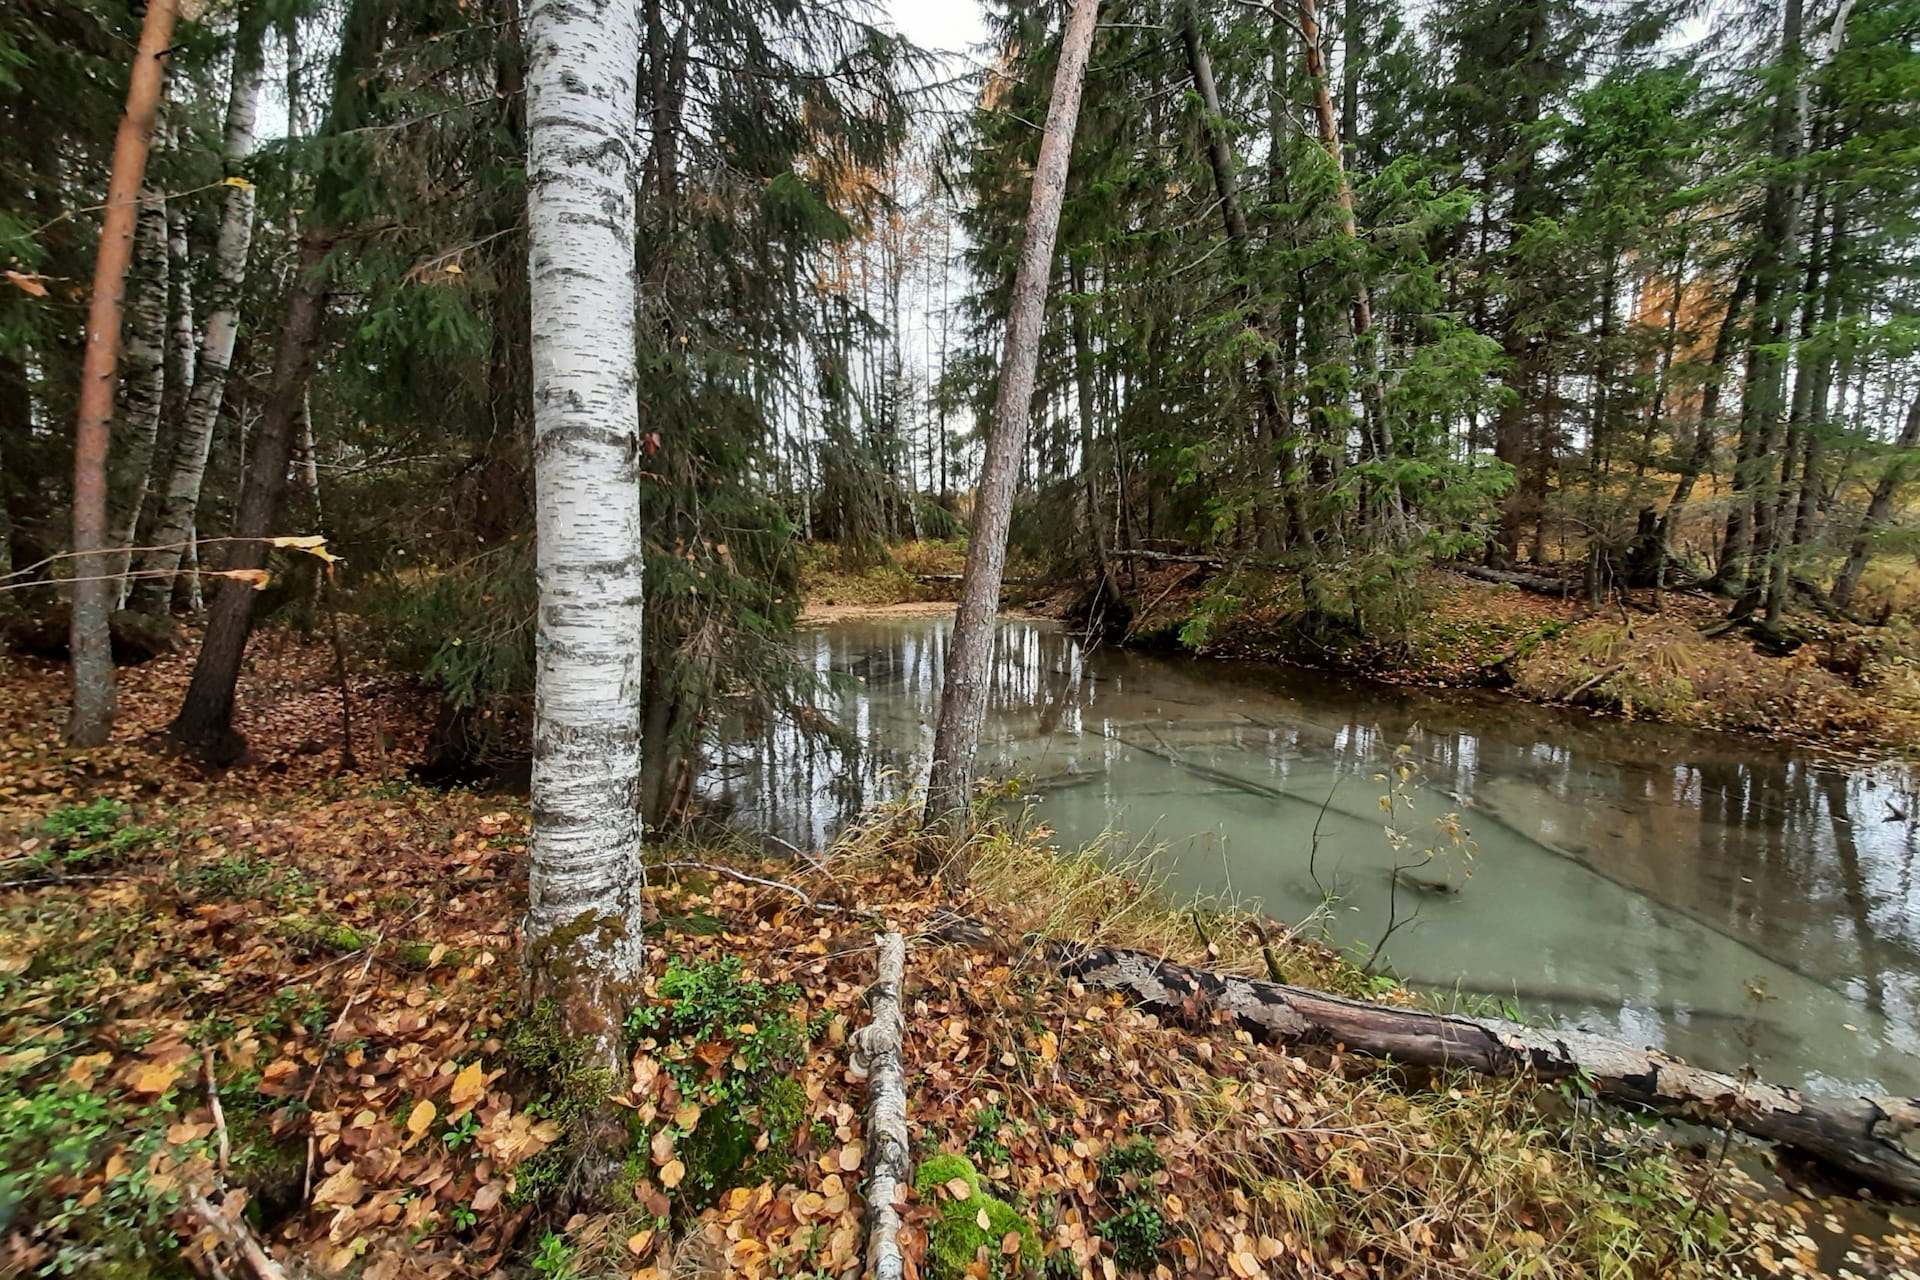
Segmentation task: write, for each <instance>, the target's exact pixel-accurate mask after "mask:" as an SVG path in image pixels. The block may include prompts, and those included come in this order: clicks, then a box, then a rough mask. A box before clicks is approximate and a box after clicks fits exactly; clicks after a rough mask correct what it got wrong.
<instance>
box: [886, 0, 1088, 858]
mask: <svg viewBox="0 0 1920 1280" xmlns="http://www.w3.org/2000/svg"><path fill="white" fill-rule="evenodd" d="M1098 9H1099V0H1074V4H1073V10H1072V12H1071V14H1069V16H1068V18H1067V28H1066V31H1065V32H1064V34H1063V35H1062V37H1061V41H1060V64H1059V68H1058V70H1056V71H1055V72H1054V77H1053V100H1052V102H1051V104H1050V105H1049V106H1048V108H1047V127H1046V132H1045V134H1044V135H1043V136H1042V138H1041V141H1040V160H1039V163H1038V164H1037V165H1035V166H1034V171H1033V197H1032V203H1031V207H1030V208H1029V210H1028V212H1027V228H1026V239H1025V241H1024V243H1023V244H1022V245H1021V247H1020V262H1019V266H1018V267H1017V268H1016V269H1015V271H1014V277H1013V301H1012V305H1011V306H1010V308H1009V309H1008V313H1007V338H1006V347H1005V351H1004V354H1003V355H1002V357H1001V361H1000V388H999V394H998V396H997V398H996V400H995V402H994V410H993V429H992V433H991V434H990V435H989V436H988V437H987V448H986V456H985V458H984V459H983V460H982V462H981V467H980V484H979V488H978V490H977V494H976V497H975V499H974V519H973V530H972V534H971V536H970V537H969V538H968V540H967V562H966V572H965V576H964V578H963V580H962V582H961V585H960V607H959V609H958V610H957V611H956V612H955V615H954V624H953V639H952V641H951V642H950V644H949V645H948V647H947V670H946V680H945V683H944V684H943V685H942V686H941V690H940V718H939V721H938V723H937V724H936V726H935V729H934V735H933V766H932V772H931V773H930V775H929V777H928V780H927V808H926V821H927V825H928V826H949V825H954V826H957V825H960V823H961V822H962V821H963V820H964V818H965V815H966V812H967V808H968V802H969V799H970V797H969V795H968V792H969V790H970V788H971V781H972V774H973V757H974V753H975V752H976V751H977V750H978V749H979V745H980V727H981V721H982V720H983V719H984V718H985V716H986V711H987V685H988V681H989V676H990V668H991V666H992V662H993V637H994V629H995V628H994V614H995V612H996V611H997V609H998V608H999V603H1000V578H1001V575H1002V574H1003V573H1004V572H1005V569H1006V562H1007V526H1008V524H1009V523H1010V522H1011V520H1012V517H1013V491H1014V483H1015V481H1016V480H1017V479H1018V478H1019V471H1020V459H1021V457H1022V455H1023V454H1025V452H1026V447H1027V419H1028V416H1029V414H1030V412H1031V407H1032V400H1033V379H1034V370H1035V367H1036V365H1037V364H1038V363H1039V359H1040V335H1041V332H1042V330H1043V329H1044V328H1045V326H1046V313H1047V282H1048V280H1049V279H1050V277H1051V276H1052V274H1053V242H1054V237H1055V235H1056V234H1057V233H1058V231H1059V227H1060V203H1061V199H1062V197H1063V196H1064V195H1065V194H1066V187H1067V161H1068V159H1069V157H1070V156H1071V154H1072V152H1073V135H1074V127H1075V125H1076V123H1077V121H1078V119H1079V115H1080V86H1081V81H1082V80H1084V79H1085V77H1086V71H1087V58H1088V55H1089V54H1090V53H1091V52H1092V49H1093V28H1094V17H1095V13H1096V11H1097V10H1098ZM930 864H931V865H930ZM921 869H922V870H923V871H924V870H932V869H938V861H937V858H935V857H934V855H933V854H932V851H931V850H930V849H923V851H922V854H921ZM947 870H948V871H949V872H950V873H952V874H954V875H955V876H956V877H957V878H964V876H965V868H964V867H960V866H955V867H949V868H947Z"/></svg>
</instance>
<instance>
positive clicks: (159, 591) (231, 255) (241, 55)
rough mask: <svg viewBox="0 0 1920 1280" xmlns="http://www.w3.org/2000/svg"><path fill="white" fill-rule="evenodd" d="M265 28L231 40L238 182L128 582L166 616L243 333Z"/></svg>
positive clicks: (229, 139) (229, 153) (254, 25)
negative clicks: (157, 490)
mask: <svg viewBox="0 0 1920 1280" xmlns="http://www.w3.org/2000/svg"><path fill="white" fill-rule="evenodd" d="M263 33H264V23H263V22H262V21H261V20H260V19H259V18H258V17H243V18H242V19H241V24H240V31H239V34H238V35H237V37H236V39H235V44H234V51H233V83H232V85H231V86H230V88H229V91H228V94H227V125H226V141H225V144H224V151H223V156H222V159H223V163H224V165H225V168H226V171H227V175H228V176H229V177H232V178H240V182H241V185H237V186H230V187H228V188H227V189H226V204H225V208H224V209H223V210H222V213H221V218H220V234H219V238H218V239H217V240H216V242H215V245H214V257H213V279H212V281H211V285H210V289H209V304H210V308H211V309H210V310H209V312H208V314H207V324H206V329H205V330H204V331H203V332H202V333H201V335H200V354H199V359H198V360H197V361H195V362H194V379H193V390H192V392H191V393H190V394H189V395H188V396H187V397H186V408H185V410H184V411H183V413H182V415H181V422H180V434H179V435H178V437H176V439H175V441H174V446H173V457H172V460H171V462H170V464H169V465H168V467H167V477H166V482H165V485H164V487H163V489H162V493H161V498H160V508H159V513H158V515H157V516H156V517H155V519H154V523H153V532H152V534H151V542H152V545H153V547H154V548H155V549H154V550H152V551H148V552H145V553H143V554H142V555H141V557H140V560H139V564H138V573H137V576H136V580H135V582H134V584H133V596H132V602H133V607H134V608H136V609H139V610H140V611H142V612H144V613H165V612H167V609H168V606H169V604H170V602H171V601H172V598H173V575H174V574H175V573H176V572H178V570H179V568H180V560H181V554H182V551H183V549H184V548H185V546H186V544H187V543H188V542H190V541H191V540H192V539H193V536H194V513H195V511H196V510H197V509H198V507H199V505H200V483H201V481H202V479H204V478H205V476H206V473H207V451H208V449H209V448H210V447H211V446H212V444H213V425H214V422H215V421H216V420H217V419H218V418H219V417H220V405H221V401H222V400H223V399H224V397H225V395H226V390H227V371H228V369H229V367H230V366H231V365H232V363H233V344H234V339H235V337H236V336H237V335H238V333H239V331H240V293H241V290H242V289H243V287H244V286H245V284H246V276H247V255H248V252H249V251H250V249H251V248H252V245H253V205H254V197H253V186H252V184H251V183H249V182H247V181H246V180H245V179H244V178H241V176H240V170H241V168H242V167H243V166H244V165H245V163H246V160H247V157H248V156H249V155H251V154H252V153H253V127H254V117H255V115H256V114H257V113H258V110H259V106H260V85H261V82H262V81H263V80H264V79H265V76H266V61H265V59H264V58H263V57H262V56H261V47H260V45H261V38H262V35H263Z"/></svg>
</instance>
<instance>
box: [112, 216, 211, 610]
mask: <svg viewBox="0 0 1920 1280" xmlns="http://www.w3.org/2000/svg"><path fill="white" fill-rule="evenodd" d="M166 220H167V261H166V268H165V273H166V274H165V278H164V279H163V280H162V281H161V285H160V287H161V289H162V292H170V293H171V296H172V309H171V310H170V311H169V312H168V317H169V319H168V324H167V333H166V343H165V350H164V356H163V358H164V361H165V364H164V372H163V375H162V378H161V386H160V398H159V404H158V407H157V409H156V412H155V415H154V417H155V420H154V425H153V430H152V431H151V432H149V433H147V434H146V435H145V436H144V437H141V438H136V439H135V440H134V441H133V442H132V444H133V446H134V448H135V449H136V450H137V455H136V456H134V457H130V458H129V459H128V460H127V464H126V465H127V470H128V472H129V474H130V479H131V481H132V484H133V491H132V493H131V495H130V496H129V497H128V498H127V518H126V520H125V522H124V523H123V524H122V525H121V527H120V545H121V548H122V549H121V552H120V558H119V561H118V563H117V566H116V568H115V569H114V572H115V573H116V574H118V575H120V599H119V603H118V605H117V606H116V607H118V608H121V609H124V608H126V607H127V599H128V597H129V596H130V595H131V594H132V592H133V582H132V580H131V579H130V578H128V577H127V570H128V569H129V568H130V567H131V565H132V561H133V551H132V548H133V547H136V546H138V545H140V520H141V518H142V517H143V516H145V515H146V514H147V499H148V498H149V497H151V496H152V493H153V472H154V462H155V459H156V457H157V456H158V455H157V453H156V450H157V447H158V443H159V439H160V425H161V423H163V422H165V421H167V420H169V419H171V420H172V421H173V422H175V423H176V424H177V423H178V421H179V418H180V411H181V410H182V409H183V408H184V407H185V405H186V401H187V397H188V396H189V395H190V394H192V392H193V367H194V345H195V341H194V331H193V264H192V263H191V262H190V261H189V260H188V246H187V219H186V215H185V214H183V213H182V212H181V211H180V209H179V207H178V206H177V205H176V206H169V207H168V208H167V210H166ZM167 281H171V282H172V287H171V290H168V289H167V283H166V282H167ZM176 435H177V431H176Z"/></svg>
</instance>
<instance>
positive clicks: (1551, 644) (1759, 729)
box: [802, 543, 1920, 762]
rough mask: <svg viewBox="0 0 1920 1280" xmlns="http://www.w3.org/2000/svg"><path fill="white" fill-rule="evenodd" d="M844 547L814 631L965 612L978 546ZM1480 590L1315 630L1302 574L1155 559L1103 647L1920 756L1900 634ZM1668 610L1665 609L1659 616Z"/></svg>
mask: <svg viewBox="0 0 1920 1280" xmlns="http://www.w3.org/2000/svg"><path fill="white" fill-rule="evenodd" d="M833 555H834V553H833V552H832V551H831V550H825V551H820V552H817V553H816V554H814V555H813V557H812V558H811V559H810V561H809V564H808V571H807V578H806V582H807V609H806V612H805V613H804V614H803V615H802V617H803V620H805V621H808V622H830V621H839V620H845V619H849V618H856V617H866V616H893V617H924V616H938V615H939V613H940V612H941V607H940V606H939V605H938V604H936V601H938V600H940V599H942V594H941V593H942V592H944V593H945V594H944V599H945V601H946V603H945V606H944V607H945V608H946V609H949V610H950V609H951V607H952V604H951V599H952V595H953V590H954V588H955V587H957V582H955V581H952V580H950V579H948V578H947V577H946V576H944V575H947V574H952V575H956V576H957V574H958V571H959V564H960V560H961V557H962V556H963V555H964V546H963V544H959V543H908V544H903V545H901V546H899V547H896V548H894V549H892V551H891V553H890V556H889V557H886V558H876V559H874V560H873V561H872V562H871V563H868V564H866V565H864V566H862V567H858V568H852V569H849V568H846V567H843V566H842V565H841V564H840V563H839V562H838V561H836V560H835V559H834V558H833ZM1014 576H1015V577H1016V578H1018V582H1017V583H1015V584H1014V585H1011V586H1009V587H1008V589H1007V591H1006V592H1005V593H1004V594H1003V601H1004V604H1005V607H1006V608H1017V609H1020V610H1022V611H1026V612H1033V613H1039V614H1043V615H1047V616H1052V617H1056V618H1060V619H1062V620H1064V621H1068V622H1071V623H1073V624H1075V625H1081V626H1084V623H1085V615H1086V599H1085V598H1086V596H1087V594H1088V593H1087V590H1086V588H1085V586H1084V585H1083V584H1081V583H1079V582H1077V581H1074V580H1073V579H1072V578H1071V576H1070V575H1069V576H1060V575H1048V574H1046V573H1044V572H1043V571H1042V570H1040V569H1039V568H1037V567H1032V566H1029V567H1028V568H1027V569H1026V571H1025V572H1024V573H1021V574H1016V575H1014ZM1577 585H1578V584H1577V583H1575V584H1569V592H1568V594H1566V595H1558V596H1556V595H1549V594H1544V593H1541V592H1538V591H1530V590H1526V589H1523V588H1521V587H1517V586H1514V585H1511V584H1504V583H1496V582H1488V581H1483V580H1480V579H1477V578H1474V577H1470V576H1468V575H1467V574H1465V573H1461V572H1456V571H1454V570H1452V569H1447V568H1433V569H1429V570H1427V571H1425V572H1423V573H1421V574H1420V575H1418V576H1417V577H1416V578H1414V579H1412V580H1410V581H1409V583H1408V584H1407V592H1408V600H1409V602H1410V603H1412V602H1417V603H1418V605H1419V608H1417V609H1411V608H1410V609H1409V611H1408V614H1409V620H1408V622H1407V624H1406V626H1405V628H1404V630H1402V631H1401V632H1400V633H1399V634H1398V636H1397V637H1395V638H1392V639H1378V638H1374V637H1370V636H1368V635H1366V634H1364V633H1363V632H1362V630H1361V629H1360V628H1359V627H1357V626H1354V627H1339V626H1332V627H1330V626H1327V625H1325V624H1324V620H1321V621H1320V623H1319V625H1315V626H1308V625H1303V621H1304V618H1305V611H1304V610H1303V609H1302V608H1301V599H1300V591H1299V584H1298V582H1297V580H1295V579H1291V578H1288V577H1285V576H1282V575H1278V574H1271V573H1266V572H1263V571H1258V570H1252V569H1241V570H1237V571H1236V570H1234V569H1233V568H1231V567H1229V566H1227V565H1225V564H1224V563H1223V562H1221V561H1219V560H1217V559H1215V558H1211V557H1193V558H1191V562H1186V563H1153V562H1143V563H1141V564H1140V565H1139V566H1137V572H1136V573H1135V574H1134V576H1133V583H1132V588H1131V591H1130V593H1129V594H1130V595H1131V596H1132V597H1134V598H1137V599H1139V600H1141V601H1142V602H1143V604H1142V606H1141V607H1140V608H1139V609H1138V610H1137V611H1136V612H1131V613H1129V614H1127V615H1126V616H1125V617H1124V618H1123V619H1120V620H1119V621H1117V622H1116V621H1115V619H1114V618H1112V617H1109V618H1108V619H1107V622H1108V625H1107V626H1106V628H1105V634H1104V635H1103V636H1102V639H1103V641H1104V642H1107V643H1116V644H1122V645H1130V646H1134V647H1138V648H1142V649H1148V650H1161V651H1166V652H1176V653H1186V654H1190V655H1192V656H1195V657H1207V658H1228V659H1236V660H1242V661H1253V662H1273V663H1282V664H1286V665H1291V666H1299V667H1304V668H1308V669H1312V670H1321V671H1328V672H1334V673H1338V674H1343V675H1358V676H1362V677H1364V678H1367V679H1371V680H1376V681H1379V682H1382V683H1386V684H1398V685H1411V686H1418V687H1423V688H1432V689H1474V690H1484V691H1491V692H1495V693H1500V694H1503V695H1506V696H1510V697H1516V698H1520V699H1522V700H1525V701H1528V702H1534V703H1540V704H1544V705H1558V706H1571V707H1577V708H1580V709H1583V710H1586V711H1589V712H1591V713H1593V714H1596V715H1604V716H1612V717H1618V718H1621V719H1627V720H1644V721H1654V722H1659V723H1666V724H1674V725H1679V726H1682V727H1685V728H1692V729H1706V730H1713V731H1718V732H1727V733H1735V734H1745V735H1752V736H1757V737H1762V738H1765V739H1768V740H1769V741H1772V742H1776V743H1787V744H1793V745H1798V746H1803V747H1809V748H1813V749H1817V750H1821V751H1823V752H1825V753H1828V754H1831V755H1835V756H1839V757H1843V758H1846V759H1848V760H1852V761H1856V762H1880V761H1902V762H1911V761H1913V760H1915V759H1916V758H1920V665H1916V661H1915V658H1914V657H1913V656H1912V650H1913V648H1914V645H1915V642H1916V637H1915V636H1913V635H1911V634H1909V633H1908V632H1907V631H1906V630H1905V629H1904V628H1903V627H1900V626H1892V625H1889V626H1880V627H1867V626H1856V625H1853V624H1846V623H1838V622H1832V621H1826V622H1813V621H1806V620H1802V622H1801V636H1800V640H1801V643H1799V644H1798V645H1797V646H1796V647H1795V648H1793V650H1792V652H1790V653H1786V654H1784V655H1783V654H1778V653H1771V652H1768V651H1767V650H1766V649H1765V648H1764V647H1763V646H1761V645H1758V644H1756V642H1755V640H1754V639H1753V638H1752V637H1751V636H1749V635H1747V634H1746V633H1744V632H1740V631H1729V630H1726V629H1725V628H1723V627H1721V626H1720V625H1719V624H1720V623H1721V622H1722V621H1723V620H1724V616H1725V602H1724V601H1723V600H1721V599H1720V598H1718V597H1716V596H1712V595H1710V594H1708V593H1706V592H1704V591H1674V590H1669V591H1667V592H1663V593H1661V596H1660V598H1659V599H1658V600H1656V599H1654V598H1653V596H1652V593H1636V597H1635V598H1632V599H1631V601H1630V602H1629V600H1628V599H1626V598H1622V599H1620V600H1616V601H1615V602H1613V603H1609V604H1608V605H1606V606H1605V607H1603V608H1598V609H1596V608H1592V607H1590V606H1589V605H1588V604H1587V603H1586V602H1585V601H1584V600H1583V599H1581V598H1580V596H1579V593H1578V591H1577V589H1576V588H1577ZM1656 606H1657V607H1656Z"/></svg>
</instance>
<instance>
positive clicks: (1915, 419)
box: [1831, 396, 1920, 610]
mask: <svg viewBox="0 0 1920 1280" xmlns="http://www.w3.org/2000/svg"><path fill="white" fill-rule="evenodd" d="M1916 448H1920V396H1915V397H1914V399H1913V400H1912V401H1911V402H1910V403H1909V404H1908V405H1907V420H1906V422H1905V424H1904V425H1903V426H1902V427H1901V428H1900V438H1899V440H1897V441H1895V442H1894V449H1895V450H1896V452H1895V453H1894V455H1893V457H1892V458H1891V459H1889V460H1888V462H1887V469H1886V470H1885V471H1882V472H1881V473H1880V481H1879V483H1878V484H1876V485H1874V487H1873V497H1872V498H1871V499H1870V500H1869V501H1868V502H1867V513H1866V515H1865V516H1863V517H1861V520H1860V527H1859V529H1857V530H1856V531H1855V532H1854V535H1853V543H1852V545H1851V546H1849V547H1848V548H1847V562H1846V564H1844V565H1842V566H1841V568H1840V573H1839V576H1837V577H1836V578H1834V580H1833V591H1832V592H1831V595H1832V598H1833V603H1834V605H1835V607H1837V608H1840V609H1843V610H1844V609H1850V608H1852V607H1853V592H1854V588H1856V587H1858V586H1859V585H1860V575H1861V574H1862V573H1864V572H1866V568H1867V555H1868V553H1869V552H1870V551H1872V549H1873V538H1874V535H1875V534H1877V533H1878V532H1880V530H1881V529H1882V528H1883V527H1885V525H1886V523H1887V515H1888V513H1889V512H1891V511H1892V510H1893V499H1894V496H1895V495H1896V494H1897V493H1898V492H1899V491H1900V486H1901V484H1902V483H1904V482H1905V480H1906V478H1907V473H1908V472H1909V471H1911V470H1912V469H1913V453H1914V450H1915V449H1916Z"/></svg>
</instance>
